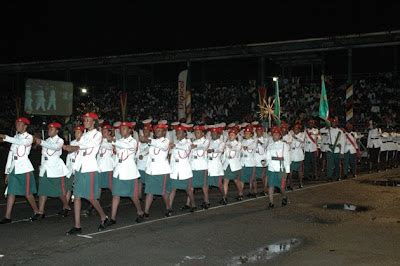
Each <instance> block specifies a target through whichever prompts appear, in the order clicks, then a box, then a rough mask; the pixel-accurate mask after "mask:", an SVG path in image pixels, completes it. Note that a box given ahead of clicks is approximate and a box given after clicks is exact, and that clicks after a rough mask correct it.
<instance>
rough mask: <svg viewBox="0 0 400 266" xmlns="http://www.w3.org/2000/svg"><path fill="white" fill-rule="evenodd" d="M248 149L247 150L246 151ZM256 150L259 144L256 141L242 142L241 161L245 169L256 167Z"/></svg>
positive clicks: (246, 140)
mask: <svg viewBox="0 0 400 266" xmlns="http://www.w3.org/2000/svg"><path fill="white" fill-rule="evenodd" d="M244 147H247V150H245V149H244ZM256 148H257V142H256V141H255V140H254V139H252V138H251V139H243V140H242V151H241V154H240V161H241V163H242V166H244V167H254V166H256V159H255V154H256Z"/></svg>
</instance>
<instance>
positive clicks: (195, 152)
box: [190, 137, 210, 171]
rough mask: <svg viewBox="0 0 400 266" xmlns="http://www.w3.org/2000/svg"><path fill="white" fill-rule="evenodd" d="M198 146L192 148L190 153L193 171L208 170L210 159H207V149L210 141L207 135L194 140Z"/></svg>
mask: <svg viewBox="0 0 400 266" xmlns="http://www.w3.org/2000/svg"><path fill="white" fill-rule="evenodd" d="M193 144H194V145H197V147H196V148H193V149H192V152H191V153H190V165H191V166H192V170H193V171H199V170H207V169H208V160H207V149H208V146H210V142H209V140H208V139H206V138H205V137H202V138H200V139H196V140H194V141H193Z"/></svg>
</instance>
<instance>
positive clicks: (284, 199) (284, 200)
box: [282, 197, 288, 207]
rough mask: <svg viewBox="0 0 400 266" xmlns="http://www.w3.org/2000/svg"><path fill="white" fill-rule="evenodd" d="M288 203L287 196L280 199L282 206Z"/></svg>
mask: <svg viewBox="0 0 400 266" xmlns="http://www.w3.org/2000/svg"><path fill="white" fill-rule="evenodd" d="M287 204H288V197H284V198H283V199H282V207H284V206H286V205H287Z"/></svg>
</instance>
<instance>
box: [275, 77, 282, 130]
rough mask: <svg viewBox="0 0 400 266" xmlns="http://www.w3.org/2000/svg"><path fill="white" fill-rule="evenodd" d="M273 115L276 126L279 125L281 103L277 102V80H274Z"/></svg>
mask: <svg viewBox="0 0 400 266" xmlns="http://www.w3.org/2000/svg"><path fill="white" fill-rule="evenodd" d="M274 115H275V119H276V120H275V123H276V125H278V126H280V125H281V101H280V100H279V81H278V78H276V80H275V103H274Z"/></svg>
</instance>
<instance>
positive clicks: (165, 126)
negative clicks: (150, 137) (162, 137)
mask: <svg viewBox="0 0 400 266" xmlns="http://www.w3.org/2000/svg"><path fill="white" fill-rule="evenodd" d="M157 128H162V129H168V125H167V124H157V125H155V126H154V129H157Z"/></svg>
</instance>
